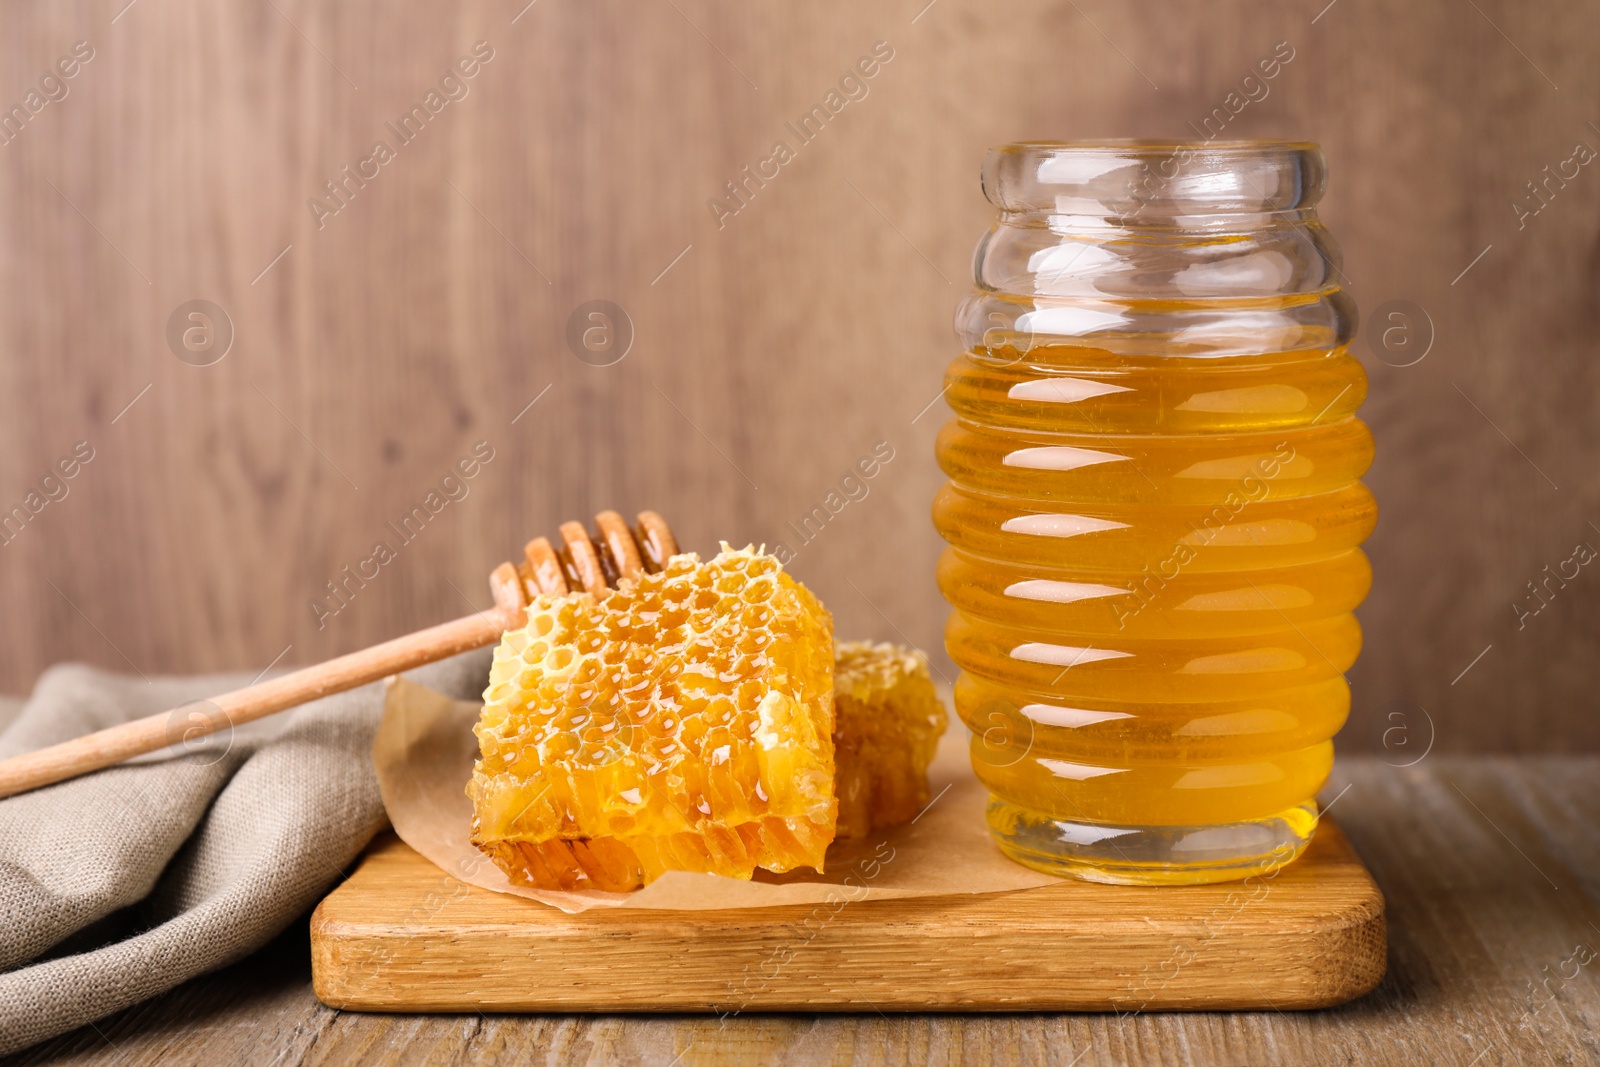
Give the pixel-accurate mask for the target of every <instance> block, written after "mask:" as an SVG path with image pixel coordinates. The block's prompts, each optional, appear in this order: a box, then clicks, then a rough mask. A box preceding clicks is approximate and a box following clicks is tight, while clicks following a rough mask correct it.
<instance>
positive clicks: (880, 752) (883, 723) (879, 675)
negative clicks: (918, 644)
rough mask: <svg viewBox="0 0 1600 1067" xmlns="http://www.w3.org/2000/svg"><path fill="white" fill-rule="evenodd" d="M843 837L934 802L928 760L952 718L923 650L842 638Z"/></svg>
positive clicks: (837, 741)
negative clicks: (930, 792)
mask: <svg viewBox="0 0 1600 1067" xmlns="http://www.w3.org/2000/svg"><path fill="white" fill-rule="evenodd" d="M833 707H834V735H833V751H834V766H835V768H836V776H835V779H834V795H835V796H836V797H838V800H839V817H838V827H837V839H838V840H849V839H853V838H862V837H866V836H867V835H868V834H869V833H871V832H872V831H874V830H881V829H883V828H885V827H889V826H895V825H898V824H899V823H903V822H907V821H909V820H911V819H914V818H916V816H917V813H918V812H920V811H921V810H922V809H923V807H924V806H926V805H927V804H928V802H929V795H928V794H929V789H928V764H930V763H932V762H933V755H934V750H935V749H936V748H938V745H939V738H940V736H941V735H942V734H943V733H944V731H945V726H946V725H948V722H949V719H948V717H947V716H946V714H945V710H944V705H943V704H942V703H940V701H939V696H938V694H937V693H936V692H935V691H934V688H933V679H932V678H930V677H929V676H928V658H927V657H926V656H924V655H923V654H922V653H921V652H914V651H911V650H909V649H904V648H900V647H898V646H896V645H889V644H873V643H872V642H870V641H850V642H844V643H841V644H840V645H839V646H838V648H837V649H836V650H835V653H834V660H833Z"/></svg>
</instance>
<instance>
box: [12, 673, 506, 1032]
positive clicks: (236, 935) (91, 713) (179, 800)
mask: <svg viewBox="0 0 1600 1067" xmlns="http://www.w3.org/2000/svg"><path fill="white" fill-rule="evenodd" d="M490 655H491V653H490V651H489V650H487V649H483V650H479V651H475V652H469V653H466V654H464V655H461V656H457V657H455V658H454V659H450V660H446V661H444V662H441V663H437V664H433V665H431V666H429V667H424V668H420V669H418V670H416V671H414V672H410V673H409V675H408V676H409V677H411V678H413V679H415V680H416V681H417V682H419V683H421V684H424V685H427V686H429V687H430V688H433V689H436V690H439V691H440V692H444V693H449V694H451V695H453V696H456V697H458V698H471V697H475V696H477V695H478V694H479V693H481V692H482V689H483V686H484V683H485V680H486V679H487V676H488V669H489V660H490ZM249 681H250V679H249V678H247V677H210V678H199V679H155V680H153V681H148V682H147V681H146V680H144V679H142V678H129V677H127V676H124V675H118V674H113V673H111V672H106V671H100V670H97V669H94V668H88V667H81V666H68V667H59V668H53V669H52V670H51V671H49V672H47V673H46V674H45V675H44V676H43V677H42V678H41V679H40V682H39V684H38V686H36V687H35V690H34V693H33V695H32V697H30V698H29V700H28V701H27V703H26V704H25V705H24V706H23V708H22V710H21V712H20V713H19V714H18V715H17V717H16V719H15V721H14V722H13V723H12V724H11V726H10V727H9V728H7V729H6V730H5V731H4V733H0V754H3V755H12V754H16V753H19V752H26V751H31V750H32V749H35V748H38V747H41V746H43V745H47V744H52V743H54V742H56V741H60V740H65V739H67V738H70V737H75V736H78V735H80V734H83V733H88V732H90V731H92V730H95V729H100V728H102V727H105V726H110V725H114V724H116V723H118V722H124V721H127V720H128V719H133V718H138V717H140V716H142V715H149V714H153V713H155V712H158V711H161V710H163V709H166V708H172V707H177V706H179V705H182V704H184V703H185V702H188V701H197V700H203V698H205V697H207V696H210V695H213V694H216V693H219V692H223V691H225V690H227V689H230V688H234V687H237V686H239V685H243V684H246V683H248V682H249ZM382 707H383V687H382V685H381V684H374V685H368V686H364V687H362V688H360V689H356V690H352V691H350V692H348V693H341V694H337V695H335V696H331V697H327V698H324V699H322V700H319V701H316V702H314V703H311V704H307V705H305V706H303V707H301V708H298V709H295V710H294V711H290V712H285V713H283V714H282V715H280V716H275V717H273V718H272V719H269V720H264V721H263V722H262V723H259V724H252V725H250V726H246V727H242V728H240V729H239V730H238V731H235V732H233V733H232V734H229V735H224V736H222V737H221V738H214V739H212V740H211V741H209V742H205V743H200V742H196V743H195V744H194V745H193V746H192V747H193V750H192V751H185V750H184V747H183V746H178V747H176V748H174V749H172V750H169V751H168V752H167V753H164V754H160V755H156V756H151V757H144V758H142V759H141V760H139V761H136V762H133V763H129V764H124V765H122V766H120V767H115V768H111V769H109V770H106V771H101V772H99V773H98V774H93V775H89V776H87V777H84V778H80V779H76V780H74V781H70V782H63V783H61V784H59V785H55V786H50V787H47V788H45V789H40V790H36V791H34V792H32V793H26V794H23V795H21V796H17V797H11V798H9V799H6V800H3V801H0V969H4V973H0V1053H3V1052H11V1051H15V1050H16V1049H20V1048H24V1047H26V1046H28V1045H31V1044H34V1043H35V1042H38V1041H41V1040H44V1039H45V1038H47V1037H51V1036H54V1035H56V1034H59V1033H63V1032H65V1031H68V1030H71V1029H74V1028H76V1027H78V1026H81V1025H83V1024H84V1023H87V1022H90V1021H93V1020H95V1019H99V1018H102V1017H104V1016H106V1015H109V1014H111V1013H113V1012H116V1011H119V1010H121V1009H123V1008H125V1007H128V1006H130V1005H132V1004H136V1003H138V1002H139V1001H141V1000H145V999H148V998H149V997H152V996H155V995H157V994H159V993H163V992H165V991H166V990H168V989H171V988H173V987H174V986H177V985H179V984H180V983H182V982H184V981H187V980H188V979H190V978H193V977H195V976H197V975H200V974H204V973H206V972H207V971H211V970H215V969H217V968H219V967H222V966H225V965H227V964H229V963H232V962H234V961H235V960H238V959H240V958H242V957H243V956H245V955H248V954H249V953H250V952H252V951H254V950H255V949H257V948H259V947H261V946H262V945H264V944H266V942H267V941H269V940H271V938H272V937H273V936H274V935H276V934H277V933H278V932H279V931H280V930H282V929H283V928H284V927H285V926H287V925H288V924H289V923H290V922H292V921H293V920H294V919H295V918H296V917H298V916H299V915H301V914H303V913H304V912H305V911H306V910H307V909H308V908H310V907H311V906H312V905H313V904H315V903H316V901H317V900H318V899H320V897H321V896H322V895H323V894H324V893H325V892H326V891H327V889H328V888H329V887H330V886H331V885H332V884H333V883H334V882H335V881H337V880H338V878H339V876H340V872H341V871H343V870H345V869H346V868H347V867H348V866H349V864H350V863H351V861H353V860H354V859H355V858H356V856H357V855H358V854H359V853H360V852H361V850H362V849H363V848H364V847H365V846H366V844H367V843H368V842H369V841H370V840H371V839H372V837H373V835H375V834H376V833H377V832H378V831H379V830H381V829H382V828H383V827H384V826H385V824H386V822H387V818H386V816H385V815H384V810H383V801H382V798H381V796H380V795H379V792H378V786H377V780H376V777H375V775H374V773H373V770H372V764H371V759H370V755H369V753H370V750H371V747H372V741H373V736H374V734H375V732H376V730H377V726H378V722H379V719H380V717H381V715H382ZM119 913H120V914H122V915H123V916H124V917H126V918H127V919H129V920H130V922H131V925H132V927H133V928H134V929H135V930H142V932H136V933H134V934H133V935H132V936H128V937H125V938H123V939H121V940H114V941H111V942H109V943H106V944H100V945H89V946H79V945H76V944H74V945H73V947H74V948H81V951H75V952H70V953H63V954H58V955H54V956H50V957H48V958H44V959H41V958H40V957H41V956H46V955H47V954H48V953H50V951H51V950H52V949H53V948H55V947H56V946H58V945H60V944H61V943H62V942H63V941H64V940H66V939H68V938H69V937H71V936H72V935H74V934H77V933H79V932H80V931H89V932H91V933H92V932H94V929H93V928H94V924H96V923H98V922H101V921H102V920H105V919H106V918H107V917H108V916H113V915H117V914H119ZM110 925H114V926H116V927H118V928H122V929H126V928H127V926H128V925H129V924H128V923H116V924H110ZM30 961H32V962H30Z"/></svg>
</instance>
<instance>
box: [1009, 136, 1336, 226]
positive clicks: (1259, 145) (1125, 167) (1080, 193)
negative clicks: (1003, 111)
mask: <svg viewBox="0 0 1600 1067" xmlns="http://www.w3.org/2000/svg"><path fill="white" fill-rule="evenodd" d="M1325 180H1326V164H1325V163H1324V161H1323V157H1322V149H1321V148H1320V147H1318V145H1317V144H1316V142H1314V141H1307V140H1291V139H1268V138H1262V139H1235V140H1222V139H1214V140H1204V139H1200V138H1196V139H1194V140H1183V139H1165V138H1159V139H1158V138H1121V139H1118V138H1111V139H1095V140H1063V141H1053V140H1037V141H1014V142H1012V143H1010V144H1003V145H999V146H997V147H995V148H991V149H990V150H989V154H988V157H987V158H986V159H985V160H984V165H983V189H984V193H985V195H986V196H987V197H988V198H989V200H990V202H991V203H993V204H994V205H995V206H996V207H999V208H1000V209H1001V210H1003V211H1007V212H1024V213H1045V214H1052V215H1073V214H1089V215H1132V216H1144V217H1146V218H1149V217H1153V216H1168V215H1206V214H1241V213H1242V214H1270V213H1277V212H1285V211H1304V210H1309V209H1310V208H1311V207H1313V206H1314V205H1315V204H1316V202H1317V201H1318V199H1320V198H1321V196H1322V190H1323V185H1324V182H1325Z"/></svg>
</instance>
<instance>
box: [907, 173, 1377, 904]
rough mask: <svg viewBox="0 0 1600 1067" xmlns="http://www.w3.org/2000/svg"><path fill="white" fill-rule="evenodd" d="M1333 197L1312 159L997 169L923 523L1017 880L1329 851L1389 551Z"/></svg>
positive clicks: (1258, 863)
mask: <svg viewBox="0 0 1600 1067" xmlns="http://www.w3.org/2000/svg"><path fill="white" fill-rule="evenodd" d="M1322 184H1323V171H1322V161H1321V156H1320V153H1318V152H1317V150H1316V149H1315V147H1314V146H1310V145H1305V144H1299V143H1286V142H1231V143H1226V144H1223V143H1213V144H1209V145H1162V144H1144V143H1138V142H1129V143H1115V142H1113V143H1107V144H1044V143H1040V144H1027V145H1015V146H1008V147H1006V148H1002V149H997V150H996V151H995V152H993V153H991V155H990V159H989V162H988V163H987V164H986V167H985V172H984V188H985V192H986V193H987V194H988V196H989V198H990V199H991V200H992V201H993V202H994V203H996V205H997V206H999V207H1000V208H1001V218H1000V221H999V223H998V224H997V225H996V227H995V229H994V230H993V231H991V233H990V234H989V235H988V236H987V237H986V238H985V239H984V241H983V243H982V244H980V246H979V250H978V256H977V258H976V273H977V281H978V287H977V289H976V290H975V292H974V293H973V295H972V296H971V297H969V298H968V300H967V302H966V303H965V304H964V305H963V307H962V309H961V311H960V312H959V313H958V319H957V326H958V330H959V331H960V332H962V333H963V335H964V336H965V337H966V339H967V342H968V350H967V352H966V353H965V354H964V355H962V356H960V357H959V358H957V359H956V361H955V362H954V363H953V364H952V365H951V367H950V369H949V371H948V373H947V375H946V381H945V384H946V387H947V389H946V393H945V396H946V398H947V400H948V401H949V403H950V406H951V408H952V409H953V411H954V413H955V416H956V417H955V419H954V420H953V421H952V422H950V423H949V424H948V425H947V426H946V427H945V428H944V429H943V431H942V432H941V434H940V436H939V439H938V443H937V454H938V458H939V463H940V466H941V467H942V469H943V470H944V472H945V473H946V475H947V476H948V477H949V484H947V485H946V486H945V487H944V488H943V489H942V490H941V491H940V493H939V495H938V497H937V499H936V501H935V504H934V522H935V525H936V527H937V528H938V530H939V532H940V533H941V535H942V536H943V537H944V538H945V539H946V540H947V541H948V542H949V547H948V548H947V550H946V551H945V553H944V555H943V556H942V558H941V560H940V563H939V569H938V580H939V585H940V588H941V590H942V591H943V593H944V595H945V597H946V599H947V600H948V601H949V602H950V604H951V606H952V608H953V609H954V611H953V612H952V614H951V616H950V619H949V623H948V626H947V629H946V647H947V649H948V651H949V653H950V656H951V658H952V659H953V660H954V661H955V663H956V664H957V665H958V666H959V667H960V668H961V669H962V674H961V677H960V679H959V680H958V682H957V684H956V688H955V701H956V709H957V712H958V714H959V715H960V717H961V719H962V720H963V722H964V723H965V724H966V725H967V727H968V728H969V729H970V730H971V732H972V738H971V751H972V759H973V766H974V769H975V771H976V773H977V775H978V777H979V778H980V779H981V780H982V781H983V783H984V784H985V785H986V786H987V788H988V789H989V792H990V794H991V803H990V806H989V813H988V818H989V823H990V828H991V831H992V832H993V833H994V836H995V838H996V840H997V842H998V843H999V845H1000V847H1001V848H1002V850H1004V851H1005V852H1006V853H1007V854H1008V855H1010V856H1012V857H1013V858H1014V859H1017V860H1019V861H1021V862H1023V863H1027V864H1029V865H1031V866H1035V867H1039V868H1041V869H1045V870H1049V871H1052V872H1054V873H1060V874H1067V875H1073V876H1077V877H1082V878H1088V879H1092V880H1097V881H1112V882H1129V883H1136V884H1166V883H1186V882H1201V881H1215V880H1222V879H1228V878H1238V877H1244V876H1246V875H1248V874H1250V873H1252V872H1255V871H1260V870H1263V869H1265V868H1268V867H1273V866H1276V865H1279V864H1281V863H1283V862H1287V861H1288V860H1289V859H1292V858H1293V856H1295V855H1296V854H1298V852H1299V851H1300V850H1301V849H1302V848H1303V847H1304V845H1305V844H1306V842H1307V841H1308V840H1309V839H1310V837H1311V835H1312V833H1313V831H1314V829H1315V826H1316V820H1317V809H1316V806H1315V803H1314V801H1313V799H1312V798H1313V797H1314V796H1315V794H1316V792H1317V791H1318V789H1319V788H1320V787H1321V786H1322V784H1323V782H1324V781H1325V780H1326V778H1327V775H1328V772H1329V769H1330V767H1331V765H1332V759H1333V747H1332V742H1331V738H1332V737H1333V735H1334V733H1336V732H1337V731H1338V729H1339V727H1340V725H1341V724H1342V723H1343V722H1344V720H1345V717H1346V715H1347V713H1348V710H1349V701H1350V696H1349V688H1348V685H1347V684H1346V682H1345V679H1344V677H1343V675H1344V672H1345V671H1346V670H1348V669H1349V667H1350V666H1351V664H1352V663H1353V662H1354V661H1355V658H1356V655H1357V652H1358V651H1359V649H1360V646H1361V631H1360V627H1359V626H1358V625H1357V623H1356V620H1355V617H1354V615H1353V614H1352V611H1353V609H1354V608H1355V607H1356V605H1357V604H1359V603H1360V602H1361V600H1362V599H1363V597H1364V596H1365V595H1366V593H1367V590H1368V587H1369V585H1370V582H1371V572H1370V569H1369V567H1368V564H1367V560H1366V557H1365V556H1364V554H1363V553H1362V552H1361V550H1360V548H1359V547H1358V546H1359V545H1360V543H1361V542H1362V540H1364V539H1365V537H1366V536H1367V535H1368V534H1369V533H1370V532H1371V530H1372V528H1373V525H1374V523H1375V521H1376V507H1375V505H1374V502H1373V499H1372V496H1371V494H1370V493H1369V492H1368V491H1367V490H1366V488H1365V487H1364V486H1362V485H1361V484H1360V482H1359V478H1360V477H1361V475H1362V474H1363V472H1365V470H1366V469H1367V467H1368V465H1369V464H1370V462H1371V460H1372V440H1371V436H1370V434H1369V433H1368V431H1367V429H1366V427H1365V426H1364V425H1363V424H1362V423H1361V422H1360V421H1359V420H1358V419H1357V418H1356V417H1355V411H1356V409H1357V408H1358V407H1359V406H1360V404H1361V401H1362V399H1363V398H1364V396H1365V392H1366V379H1365V375H1364V372H1363V370H1362V368H1361V365H1360V364H1359V362H1358V361H1357V360H1356V359H1355V358H1354V357H1353V356H1352V355H1351V354H1350V353H1349V351H1348V342H1349V339H1350V335H1351V333H1352V331H1353V329H1354V323H1355V319H1354V310H1353V306H1352V305H1351V303H1350V301H1349V298H1348V297H1347V296H1346V295H1345V294H1344V293H1343V291H1342V289H1341V286H1340V284H1339V280H1340V274H1339V267H1338V263H1337V256H1338V252H1337V248H1336V247H1335V246H1334V245H1333V243H1332V240H1331V238H1329V237H1328V235H1327V233H1326V231H1325V230H1323V228H1322V227H1321V224H1320V222H1319V221H1318V220H1317V218H1316V214H1315V210H1314V206H1315V203H1316V200H1317V198H1318V197H1319V196H1320V193H1321V190H1322Z"/></svg>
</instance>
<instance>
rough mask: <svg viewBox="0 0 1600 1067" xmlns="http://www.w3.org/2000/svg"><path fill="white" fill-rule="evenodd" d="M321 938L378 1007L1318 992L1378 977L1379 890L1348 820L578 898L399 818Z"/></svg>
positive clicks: (329, 988)
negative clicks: (741, 901)
mask: <svg viewBox="0 0 1600 1067" xmlns="http://www.w3.org/2000/svg"><path fill="white" fill-rule="evenodd" d="M311 959H312V976H313V983H314V985H315V988H316V990H317V995H318V997H320V998H321V999H322V1001H323V1002H324V1003H326V1004H328V1005H330V1006H332V1007H339V1008H351V1009H356V1010H361V1011H485V1010H488V1011H541V1012H550V1011H584V1012H606V1011H656V1012H663V1011H664V1012H673V1011H687V1012H714V1013H729V1012H744V1011H863V1010H869V1009H870V1010H877V1011H928V1010H947V1011H1105V1010H1112V1009H1115V1010H1123V1011H1135V1010H1172V1009H1207V1008H1209V1009H1217V1008H1235V1009H1237V1008H1266V1007H1277V1008H1280V1009H1284V1008H1322V1007H1328V1006H1329V1005H1333V1004H1342V1003H1344V1002H1345V1001H1347V1000H1351V999H1354V998H1355V997H1358V996H1360V995H1361V994H1363V993H1366V992H1367V991H1368V990H1370V989H1371V988H1372V987H1373V986H1374V985H1376V984H1377V982H1378V979H1379V978H1381V977H1382V975H1383V967H1384V925H1383V897H1382V896H1381V895H1380V894H1379V892H1378V889H1377V887H1376V886H1375V885H1374V884H1373V882H1372V878H1371V876H1370V875H1369V874H1368V873H1367V871H1366V869H1365V868H1364V867H1362V866H1361V862H1360V860H1358V859H1357V858H1356V856H1355V854H1354V853H1353V852H1352V851H1351V850H1350V846H1349V842H1347V841H1346V840H1345V838H1344V835H1343V833H1341V832H1340V831H1339V829H1338V827H1337V826H1336V825H1335V824H1333V823H1332V822H1331V821H1330V822H1328V823H1325V824H1324V826H1323V828H1322V829H1321V830H1319V832H1318V834H1317V836H1316V838H1315V839H1314V840H1313V841H1312V844H1311V845H1310V846H1308V848H1307V850H1306V853H1305V855H1304V856H1302V857H1301V858H1300V859H1299V860H1297V861H1296V862H1295V863H1293V864H1290V865H1289V866H1288V867H1286V868H1284V869H1282V870H1280V871H1278V872H1276V873H1275V874H1274V875H1273V876H1271V877H1270V878H1261V879H1255V880H1252V881H1250V882H1243V883H1235V884H1226V883H1224V884H1218V885H1208V886H1190V887H1184V888H1170V889H1169V888H1159V889H1152V888H1130V887H1126V886H1103V885H1091V884H1089V883H1085V882H1071V883H1064V884H1061V885H1053V886H1045V887H1043V888H1039V889H1030V890H1023V891H1021V892H1016V893H1000V894H988V895H979V896H971V897H945V898H938V899H931V900H883V901H861V902H855V903H851V902H849V901H847V900H841V901H840V902H839V904H838V906H836V907H835V906H828V905H818V906H815V907H810V906H806V907H783V908H757V909H749V910H745V911H728V912H695V913H689V912H650V911H605V910H599V911H590V912H586V913H584V914H581V915H564V914H562V913H561V912H559V911H556V910H555V909H553V908H549V907H546V906H544V905H542V904H539V903H537V902H535V901H529V900H522V899H520V898H517V897H510V896H506V895H504V894H498V893H493V892H490V891H489V890H485V889H478V888H477V887H475V886H468V885H466V884H465V883H462V882H459V881H457V880H455V879H453V878H450V877H449V876H448V875H445V874H444V873H443V872H442V871H440V870H439V869H438V868H437V867H435V866H434V865H433V864H431V863H429V862H428V861H427V860H426V859H424V858H422V857H421V856H419V855H418V854H417V853H416V852H414V851H412V849H411V848H410V847H409V846H407V845H406V844H405V843H404V842H402V841H400V840H399V838H396V837H392V836H386V837H384V838H382V839H380V840H379V841H378V842H377V843H376V844H375V845H374V846H373V848H372V849H371V850H370V851H369V853H368V855H367V857H366V858H365V860H363V861H362V862H361V865H360V866H359V867H358V868H357V869H356V872H355V873H354V874H353V875H352V876H351V877H350V878H349V880H347V881H346V882H345V883H344V884H343V885H341V886H340V887H339V888H338V889H336V890H334V892H333V893H332V894H331V895H330V896H329V897H328V898H327V899H326V900H324V901H323V902H322V904H321V905H320V906H319V907H318V908H317V911H316V914H315V915H313V916H312V919H311Z"/></svg>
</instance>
